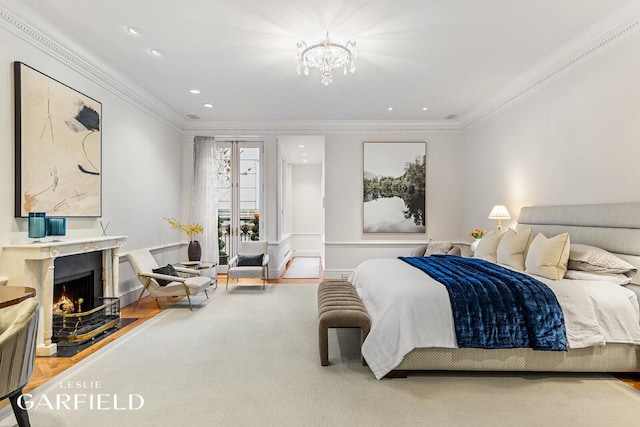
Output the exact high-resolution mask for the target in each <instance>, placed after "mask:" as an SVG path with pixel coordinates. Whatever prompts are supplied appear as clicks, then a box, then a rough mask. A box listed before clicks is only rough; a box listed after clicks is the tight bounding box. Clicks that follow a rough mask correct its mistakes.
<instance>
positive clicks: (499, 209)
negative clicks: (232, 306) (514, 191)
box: [489, 205, 511, 233]
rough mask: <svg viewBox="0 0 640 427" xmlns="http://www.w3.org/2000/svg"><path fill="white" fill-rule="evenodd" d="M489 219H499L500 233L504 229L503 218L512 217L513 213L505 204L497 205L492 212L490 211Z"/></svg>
mask: <svg viewBox="0 0 640 427" xmlns="http://www.w3.org/2000/svg"><path fill="white" fill-rule="evenodd" d="M489 219H497V220H498V233H499V232H500V230H502V220H503V219H511V214H510V213H509V211H508V210H507V208H506V207H505V205H495V206H494V207H493V209H491V212H489Z"/></svg>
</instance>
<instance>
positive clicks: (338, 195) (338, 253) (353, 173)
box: [324, 131, 468, 278]
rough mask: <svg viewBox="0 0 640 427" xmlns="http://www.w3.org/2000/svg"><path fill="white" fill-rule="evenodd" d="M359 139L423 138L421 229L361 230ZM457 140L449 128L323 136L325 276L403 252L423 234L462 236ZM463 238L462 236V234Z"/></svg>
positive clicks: (460, 158)
mask: <svg viewBox="0 0 640 427" xmlns="http://www.w3.org/2000/svg"><path fill="white" fill-rule="evenodd" d="M364 141H426V142H427V232H426V234H364V233H363V230H362V221H363V216H362V209H363V205H362V203H363V202H362V178H363V176H362V168H363V142H364ZM462 146H463V145H462V139H461V135H459V134H458V133H455V132H443V133H440V132H435V131H434V132H424V133H415V134H409V133H401V132H398V133H397V134H393V133H385V134H382V135H379V134H373V133H372V134H336V135H327V136H326V140H325V165H324V166H325V277H328V278H333V277H343V276H344V275H348V274H349V272H350V271H352V270H353V269H354V268H355V267H356V266H357V265H358V264H359V263H360V262H362V261H363V260H365V259H369V258H379V257H395V256H400V255H409V253H410V252H411V249H412V248H413V247H415V246H416V245H417V244H418V242H426V241H428V239H429V238H433V239H436V240H439V239H447V240H449V239H453V240H458V239H462V240H465V237H464V233H463V229H462V216H463V197H462V195H463V178H462V162H463V151H462ZM466 240H468V239H466Z"/></svg>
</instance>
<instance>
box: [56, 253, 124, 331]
mask: <svg viewBox="0 0 640 427" xmlns="http://www.w3.org/2000/svg"><path fill="white" fill-rule="evenodd" d="M101 273H102V257H101V255H100V254H99V253H88V254H78V255H71V256H66V257H60V258H57V259H56V261H55V270H54V291H53V307H52V314H53V319H52V323H53V337H52V341H53V342H71V343H80V342H84V341H87V340H90V339H92V338H94V337H95V336H97V335H98V334H100V333H102V332H104V331H106V330H108V329H110V328H112V327H116V326H118V324H119V322H120V301H119V299H118V298H103V296H102V289H103V286H102V277H101V276H102V274H101Z"/></svg>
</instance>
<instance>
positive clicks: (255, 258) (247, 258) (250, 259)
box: [238, 254, 264, 267]
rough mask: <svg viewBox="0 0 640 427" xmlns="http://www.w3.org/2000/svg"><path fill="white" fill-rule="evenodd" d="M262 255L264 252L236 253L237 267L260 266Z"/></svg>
mask: <svg viewBox="0 0 640 427" xmlns="http://www.w3.org/2000/svg"><path fill="white" fill-rule="evenodd" d="M263 257H264V254H259V255H238V267H262V258H263Z"/></svg>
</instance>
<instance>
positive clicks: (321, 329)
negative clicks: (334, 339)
mask: <svg viewBox="0 0 640 427" xmlns="http://www.w3.org/2000/svg"><path fill="white" fill-rule="evenodd" d="M318 349H319V350H320V365H322V366H329V328H327V327H326V326H323V325H319V326H318Z"/></svg>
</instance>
